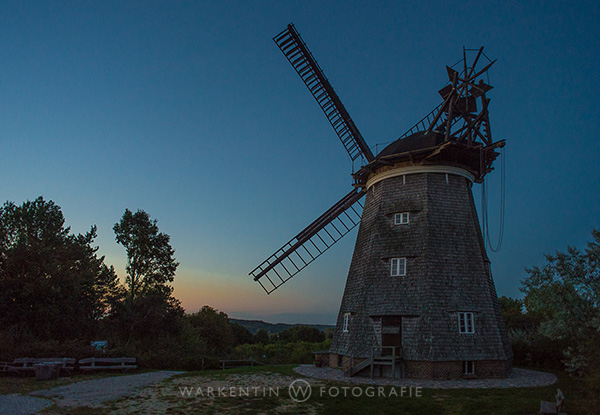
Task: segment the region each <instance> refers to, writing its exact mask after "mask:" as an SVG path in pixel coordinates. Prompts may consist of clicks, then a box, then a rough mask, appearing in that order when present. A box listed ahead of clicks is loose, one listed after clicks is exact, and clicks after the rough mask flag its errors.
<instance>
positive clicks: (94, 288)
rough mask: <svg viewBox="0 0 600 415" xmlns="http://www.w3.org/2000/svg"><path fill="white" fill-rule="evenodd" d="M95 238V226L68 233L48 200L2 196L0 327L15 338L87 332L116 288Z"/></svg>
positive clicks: (83, 334)
mask: <svg viewBox="0 0 600 415" xmlns="http://www.w3.org/2000/svg"><path fill="white" fill-rule="evenodd" d="M95 238H96V227H95V226H92V227H91V229H90V231H89V232H87V233H85V234H83V235H82V234H77V235H75V234H71V232H70V228H68V227H65V219H64V216H63V214H62V212H61V210H60V207H59V206H57V205H56V204H55V203H54V202H52V201H45V200H44V199H43V198H42V197H38V198H37V199H36V200H34V201H27V202H25V203H23V204H22V205H21V206H17V205H15V204H14V203H12V202H6V203H5V204H4V206H3V207H2V208H0V287H2V290H0V327H2V328H4V329H6V330H9V331H10V332H11V333H12V335H13V338H15V339H17V340H18V339H19V338H22V337H23V336H33V337H34V338H37V339H41V340H49V339H56V340H65V339H75V338H82V337H83V338H85V337H86V336H88V337H89V336H91V335H92V333H94V332H95V330H96V328H97V323H98V321H99V320H100V319H101V318H102V317H104V316H105V314H106V313H107V311H108V307H109V303H110V301H111V299H112V298H113V297H114V296H115V295H116V293H117V291H118V287H117V286H118V280H117V276H116V275H115V273H114V270H113V268H112V267H110V268H109V267H108V266H106V265H105V264H104V257H98V256H97V251H98V248H97V247H94V246H93V245H92V244H93V241H94V239H95ZM86 340H89V339H86Z"/></svg>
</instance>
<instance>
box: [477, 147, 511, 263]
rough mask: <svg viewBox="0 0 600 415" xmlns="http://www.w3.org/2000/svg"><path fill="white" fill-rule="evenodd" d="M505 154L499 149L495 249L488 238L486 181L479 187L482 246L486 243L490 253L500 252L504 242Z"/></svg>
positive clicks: (502, 149)
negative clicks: (498, 214) (498, 216)
mask: <svg viewBox="0 0 600 415" xmlns="http://www.w3.org/2000/svg"><path fill="white" fill-rule="evenodd" d="M505 167H506V153H505V150H504V148H501V149H500V169H501V172H500V229H499V231H498V241H497V243H496V247H493V246H492V242H491V240H490V239H491V238H490V226H489V222H488V217H489V215H488V200H487V181H486V180H485V178H484V179H483V185H482V187H481V210H482V216H483V218H482V219H483V220H482V227H483V229H482V231H483V232H482V233H483V238H484V244H485V243H486V241H487V245H488V246H489V248H490V249H491V250H492V252H498V251H500V248H501V247H502V241H503V240H504V207H505V199H506V197H505V195H506V191H505V183H506V168H505Z"/></svg>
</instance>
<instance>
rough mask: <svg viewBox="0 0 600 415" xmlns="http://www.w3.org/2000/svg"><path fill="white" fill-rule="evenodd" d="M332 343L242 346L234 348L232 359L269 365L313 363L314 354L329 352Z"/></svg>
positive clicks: (326, 341) (327, 341)
mask: <svg viewBox="0 0 600 415" xmlns="http://www.w3.org/2000/svg"><path fill="white" fill-rule="evenodd" d="M330 343H331V341H330V340H325V341H323V342H320V343H311V342H295V343H279V346H278V345H277V343H269V344H263V343H256V344H242V345H239V346H236V347H235V348H234V350H233V354H232V358H233V359H254V360H257V361H259V362H261V363H267V364H277V363H281V364H284V363H285V364H292V363H296V364H298V363H312V362H313V361H314V356H313V352H314V351H317V350H328V349H329V345H330Z"/></svg>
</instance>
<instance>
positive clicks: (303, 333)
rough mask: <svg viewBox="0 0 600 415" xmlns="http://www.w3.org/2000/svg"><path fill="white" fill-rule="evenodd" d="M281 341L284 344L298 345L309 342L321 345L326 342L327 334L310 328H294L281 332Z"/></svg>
mask: <svg viewBox="0 0 600 415" xmlns="http://www.w3.org/2000/svg"><path fill="white" fill-rule="evenodd" d="M279 339H280V340H281V341H282V342H289V343H296V342H309V343H320V342H322V341H324V340H325V333H323V332H322V331H321V330H319V329H317V328H314V327H308V326H293V327H290V328H289V329H286V330H283V331H281V332H279Z"/></svg>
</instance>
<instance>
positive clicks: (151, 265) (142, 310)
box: [110, 209, 184, 348]
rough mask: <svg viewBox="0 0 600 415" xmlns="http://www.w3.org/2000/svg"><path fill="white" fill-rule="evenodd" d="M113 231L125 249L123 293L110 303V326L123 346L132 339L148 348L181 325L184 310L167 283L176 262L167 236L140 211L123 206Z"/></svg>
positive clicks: (171, 276)
mask: <svg viewBox="0 0 600 415" xmlns="http://www.w3.org/2000/svg"><path fill="white" fill-rule="evenodd" d="M113 230H114V232H115V235H116V240H117V242H118V243H120V244H121V245H123V246H124V247H125V250H126V251H127V266H126V271H127V276H126V279H125V283H126V291H127V293H126V299H124V298H122V299H121V300H120V301H117V302H115V304H114V306H113V309H114V312H113V314H112V316H111V324H110V329H112V330H114V331H116V333H117V335H118V337H119V338H120V339H127V340H126V345H129V344H130V343H131V342H132V341H134V344H138V345H141V346H142V347H146V348H147V347H152V345H153V344H156V340H157V338H160V337H161V336H174V335H177V333H178V332H179V331H180V330H181V328H182V325H181V321H180V320H181V319H182V318H183V312H184V311H183V308H182V307H181V304H180V302H179V300H177V299H176V298H174V297H173V296H172V293H173V287H172V286H171V285H170V284H169V283H171V282H173V280H174V278H175V271H176V270H177V266H178V265H179V263H178V262H176V261H175V258H174V254H175V251H174V250H173V248H172V247H171V245H170V243H169V241H170V236H169V235H167V234H165V233H161V232H159V229H158V226H157V221H156V220H151V219H150V215H148V214H147V213H146V212H144V211H143V210H138V211H137V212H136V213H132V212H131V211H130V210H129V209H126V210H125V213H124V214H123V217H122V218H121V221H120V222H118V223H116V224H115V226H114V227H113Z"/></svg>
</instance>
